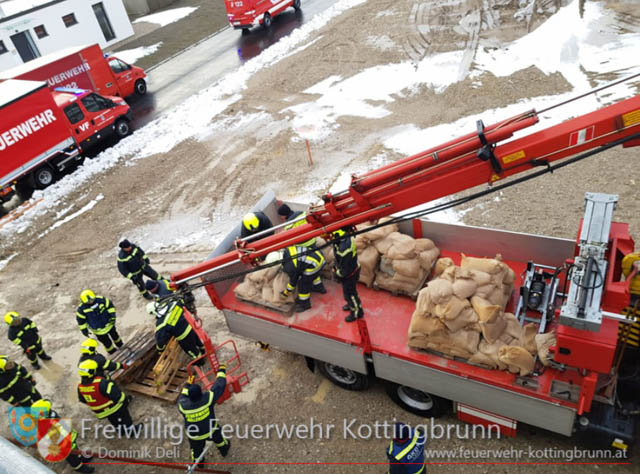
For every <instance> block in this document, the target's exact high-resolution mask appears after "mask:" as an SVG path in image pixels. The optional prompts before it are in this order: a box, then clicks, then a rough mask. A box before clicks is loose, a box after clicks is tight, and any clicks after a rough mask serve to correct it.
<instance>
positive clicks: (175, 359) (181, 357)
mask: <svg viewBox="0 0 640 474" xmlns="http://www.w3.org/2000/svg"><path fill="white" fill-rule="evenodd" d="M186 365H187V355H186V354H185V353H184V351H183V350H182V348H181V347H180V345H179V344H178V341H176V340H175V339H174V338H171V341H169V344H167V348H166V349H165V350H164V351H163V352H162V354H160V357H158V361H157V362H156V363H155V365H154V366H153V369H152V370H151V375H152V376H153V381H154V383H155V386H156V391H157V392H158V394H159V395H162V394H163V393H164V392H166V390H167V388H168V387H169V385H170V384H171V382H172V381H173V379H174V377H175V375H176V373H177V372H178V370H180V369H181V368H183V367H185V366H186Z"/></svg>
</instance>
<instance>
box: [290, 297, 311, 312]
mask: <svg viewBox="0 0 640 474" xmlns="http://www.w3.org/2000/svg"><path fill="white" fill-rule="evenodd" d="M308 309H311V301H310V300H296V304H295V306H294V307H293V310H294V311H295V312H296V313H302V312H304V311H306V310H308Z"/></svg>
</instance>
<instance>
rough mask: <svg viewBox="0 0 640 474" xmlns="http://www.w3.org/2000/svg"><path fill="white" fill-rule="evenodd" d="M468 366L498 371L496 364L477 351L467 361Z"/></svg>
mask: <svg viewBox="0 0 640 474" xmlns="http://www.w3.org/2000/svg"><path fill="white" fill-rule="evenodd" d="M467 362H469V363H470V364H475V365H480V366H482V367H486V368H487V369H498V368H499V367H498V363H497V362H496V361H495V360H493V359H492V358H491V357H489V356H488V355H486V354H485V353H483V352H480V351H477V352H476V353H475V354H473V355H472V356H471V357H470V358H469V359H468V360H467Z"/></svg>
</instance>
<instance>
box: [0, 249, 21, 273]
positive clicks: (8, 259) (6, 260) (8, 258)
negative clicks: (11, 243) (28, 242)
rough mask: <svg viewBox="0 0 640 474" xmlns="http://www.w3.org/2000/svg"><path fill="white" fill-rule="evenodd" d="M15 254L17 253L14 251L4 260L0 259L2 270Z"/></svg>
mask: <svg viewBox="0 0 640 474" xmlns="http://www.w3.org/2000/svg"><path fill="white" fill-rule="evenodd" d="M17 255H18V254H17V253H14V254H11V255H9V256H8V257H7V258H5V259H4V260H0V270H2V269H3V268H4V267H6V266H7V265H8V264H9V262H10V261H11V260H13V258H14V257H16V256H17Z"/></svg>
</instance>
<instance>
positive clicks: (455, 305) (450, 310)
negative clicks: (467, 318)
mask: <svg viewBox="0 0 640 474" xmlns="http://www.w3.org/2000/svg"><path fill="white" fill-rule="evenodd" d="M466 308H470V304H469V300H467V299H461V298H458V297H457V296H453V295H451V296H450V297H449V299H447V301H446V302H445V303H440V304H437V305H436V306H435V308H434V310H433V313H434V314H435V315H436V316H437V317H439V318H440V319H442V320H445V319H455V318H457V317H458V315H459V314H460V312H461V311H462V310H464V309H466Z"/></svg>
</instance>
